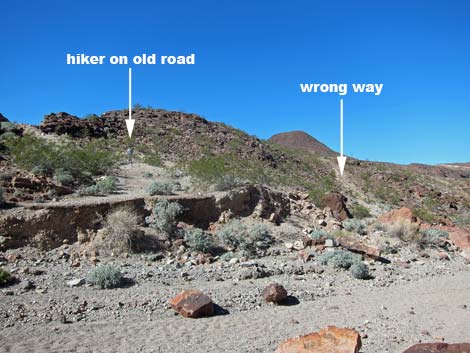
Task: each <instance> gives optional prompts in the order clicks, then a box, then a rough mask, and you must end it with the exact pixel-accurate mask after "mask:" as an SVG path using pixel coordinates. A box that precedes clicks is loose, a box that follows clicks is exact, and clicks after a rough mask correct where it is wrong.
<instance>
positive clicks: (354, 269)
mask: <svg viewBox="0 0 470 353" xmlns="http://www.w3.org/2000/svg"><path fill="white" fill-rule="evenodd" d="M349 271H351V275H352V276H353V277H354V278H357V279H368V278H369V267H368V266H367V265H366V264H365V263H363V262H356V263H353V264H352V265H351V268H350V269H349Z"/></svg>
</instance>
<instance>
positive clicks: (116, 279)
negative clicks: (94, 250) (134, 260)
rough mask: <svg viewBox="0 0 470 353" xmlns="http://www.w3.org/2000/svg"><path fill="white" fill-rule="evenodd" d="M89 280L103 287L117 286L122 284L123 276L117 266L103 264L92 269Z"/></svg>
mask: <svg viewBox="0 0 470 353" xmlns="http://www.w3.org/2000/svg"><path fill="white" fill-rule="evenodd" d="M88 282H89V283H91V284H93V285H95V286H98V287H99V288H101V289H109V288H117V287H119V286H121V285H122V282H123V277H122V274H121V271H120V270H119V268H117V267H116V266H112V265H101V266H98V267H96V268H95V269H94V270H93V271H91V273H90V275H89V276H88Z"/></svg>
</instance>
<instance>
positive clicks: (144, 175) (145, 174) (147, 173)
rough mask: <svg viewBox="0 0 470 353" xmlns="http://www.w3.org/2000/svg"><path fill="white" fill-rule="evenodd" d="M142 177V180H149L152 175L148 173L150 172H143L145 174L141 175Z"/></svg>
mask: <svg viewBox="0 0 470 353" xmlns="http://www.w3.org/2000/svg"><path fill="white" fill-rule="evenodd" d="M143 177H144V178H151V177H153V174H152V173H150V172H145V173H144V174H143Z"/></svg>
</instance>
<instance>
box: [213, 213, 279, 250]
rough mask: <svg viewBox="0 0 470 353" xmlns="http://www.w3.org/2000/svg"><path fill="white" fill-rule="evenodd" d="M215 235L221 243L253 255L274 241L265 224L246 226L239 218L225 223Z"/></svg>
mask: <svg viewBox="0 0 470 353" xmlns="http://www.w3.org/2000/svg"><path fill="white" fill-rule="evenodd" d="M217 237H218V238H219V240H220V242H221V243H222V244H223V245H225V246H228V247H230V248H232V249H237V250H241V251H243V252H244V253H246V254H248V255H255V254H256V253H257V252H258V251H259V250H266V249H267V248H269V246H270V245H271V244H272V243H273V242H274V241H273V237H272V236H271V234H269V231H268V229H267V227H266V226H265V225H263V224H256V225H254V226H253V227H251V228H248V227H247V226H246V225H244V224H243V223H242V222H240V221H239V220H232V221H230V222H229V223H227V224H226V225H225V226H224V227H223V228H222V229H221V230H220V231H219V232H218V233H217Z"/></svg>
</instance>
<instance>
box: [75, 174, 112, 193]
mask: <svg viewBox="0 0 470 353" xmlns="http://www.w3.org/2000/svg"><path fill="white" fill-rule="evenodd" d="M116 190H117V178H115V177H112V176H107V177H105V178H104V179H101V180H99V181H97V182H96V184H95V185H91V186H88V187H86V188H83V189H80V190H78V192H77V194H78V196H103V195H108V194H112V193H114V192H116Z"/></svg>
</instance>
